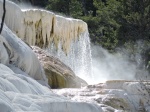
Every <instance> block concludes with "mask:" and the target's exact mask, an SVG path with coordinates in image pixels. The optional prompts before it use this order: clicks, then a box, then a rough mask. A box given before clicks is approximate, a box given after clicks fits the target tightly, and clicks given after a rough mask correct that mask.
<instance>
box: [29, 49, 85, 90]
mask: <svg viewBox="0 0 150 112" xmlns="http://www.w3.org/2000/svg"><path fill="white" fill-rule="evenodd" d="M32 49H33V51H34V52H35V54H36V55H37V57H38V59H39V60H40V62H41V64H42V65H43V68H44V70H45V74H46V76H47V78H48V83H49V85H50V86H51V87H52V88H78V87H81V86H85V85H87V83H86V82H85V81H84V80H82V79H81V78H79V77H77V76H76V75H75V74H74V72H73V71H72V70H71V69H70V68H69V67H68V66H66V65H65V64H64V63H63V62H61V61H60V60H59V59H58V58H55V57H53V56H50V55H49V54H48V53H46V51H44V50H42V49H40V48H39V47H36V46H32Z"/></svg>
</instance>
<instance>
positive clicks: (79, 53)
mask: <svg viewBox="0 0 150 112" xmlns="http://www.w3.org/2000/svg"><path fill="white" fill-rule="evenodd" d="M61 44H62V43H61V42H60V43H59V46H58V50H56V47H55V45H54V44H51V46H49V48H48V49H47V50H48V52H49V53H50V54H51V55H53V56H55V57H57V58H59V59H60V60H61V61H62V62H64V63H65V64H66V65H68V66H69V67H70V68H71V69H72V70H73V71H74V72H75V74H76V75H77V76H79V77H81V78H82V79H85V80H88V79H89V78H92V58H91V46H90V38H89V33H88V31H86V32H84V33H82V34H81V35H80V36H79V38H78V39H77V40H75V41H72V42H71V45H70V50H69V52H68V53H67V54H66V53H65V52H64V51H63V50H62V48H61V46H62V45H61Z"/></svg>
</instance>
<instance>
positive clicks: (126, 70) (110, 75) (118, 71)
mask: <svg viewBox="0 0 150 112" xmlns="http://www.w3.org/2000/svg"><path fill="white" fill-rule="evenodd" d="M138 46H141V43H140V44H139V43H138V44H136V49H137V53H136V54H135V55H134V57H132V56H131V55H130V53H129V52H128V51H127V50H126V49H125V48H119V49H118V50H117V51H116V53H109V52H108V50H106V49H104V48H102V47H101V46H96V45H92V46H91V49H92V73H93V74H92V79H88V80H87V82H88V83H89V84H96V83H101V82H105V81H107V80H145V79H149V78H148V71H146V70H145V69H144V65H141V64H142V63H143V62H142V59H141V55H140V51H141V50H142V49H140V48H139V49H138ZM133 60H134V61H133ZM141 66H142V67H141Z"/></svg>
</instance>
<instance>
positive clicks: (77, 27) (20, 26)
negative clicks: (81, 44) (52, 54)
mask: <svg viewBox="0 0 150 112" xmlns="http://www.w3.org/2000/svg"><path fill="white" fill-rule="evenodd" d="M2 3H3V2H2V0H0V17H2V14H3V9H2V8H3V7H2ZM5 23H6V25H7V26H8V27H9V28H10V29H11V30H12V31H13V32H14V33H15V34H17V36H18V37H20V38H21V39H23V40H24V41H26V42H27V43H28V44H29V45H38V46H39V47H47V46H48V45H49V44H51V43H54V44H55V46H56V48H57V47H58V43H60V42H61V45H62V49H63V51H65V52H68V51H69V47H70V44H71V42H72V41H75V40H77V38H78V37H79V36H80V35H81V34H82V33H85V32H88V28H87V24H86V23H85V22H83V21H82V20H79V19H72V18H66V17H62V16H58V15H55V14H54V13H52V12H49V11H46V10H38V9H30V10H21V9H20V7H19V6H17V5H16V4H15V3H13V2H10V1H7V2H6V17H5Z"/></svg>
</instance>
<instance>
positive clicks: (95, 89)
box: [53, 80, 150, 112]
mask: <svg viewBox="0 0 150 112" xmlns="http://www.w3.org/2000/svg"><path fill="white" fill-rule="evenodd" d="M149 85H150V81H146V82H139V81H123V80H120V81H107V82H106V83H100V84H97V85H89V86H87V87H84V88H82V89H61V90H58V89H57V90H53V91H54V92H55V93H57V94H59V95H64V96H66V97H68V98H70V99H72V100H75V101H83V102H89V103H92V104H97V105H99V107H101V108H102V109H103V112H150V101H149V99H150V92H149V90H150V86H149Z"/></svg>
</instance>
